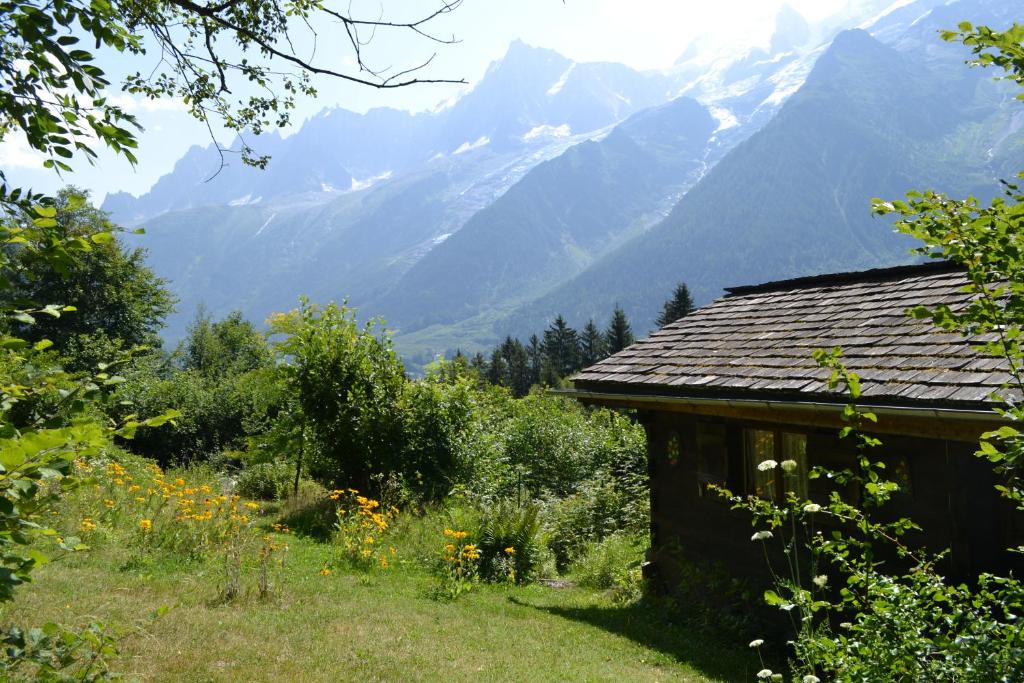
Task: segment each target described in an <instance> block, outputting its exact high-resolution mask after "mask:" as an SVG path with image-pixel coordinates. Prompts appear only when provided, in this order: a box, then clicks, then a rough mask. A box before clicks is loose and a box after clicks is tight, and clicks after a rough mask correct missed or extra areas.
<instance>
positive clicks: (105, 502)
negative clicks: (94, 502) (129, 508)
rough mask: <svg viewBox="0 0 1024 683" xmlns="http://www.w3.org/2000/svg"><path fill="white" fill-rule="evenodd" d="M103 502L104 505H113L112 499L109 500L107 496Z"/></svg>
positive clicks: (110, 506)
mask: <svg viewBox="0 0 1024 683" xmlns="http://www.w3.org/2000/svg"><path fill="white" fill-rule="evenodd" d="M103 504H104V505H106V506H107V507H108V508H112V507H114V501H112V500H110V499H109V498H108V499H107V500H105V501H103Z"/></svg>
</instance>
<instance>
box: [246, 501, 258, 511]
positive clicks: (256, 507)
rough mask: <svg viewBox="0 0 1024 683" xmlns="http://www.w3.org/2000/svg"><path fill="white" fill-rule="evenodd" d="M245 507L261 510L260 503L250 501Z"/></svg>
mask: <svg viewBox="0 0 1024 683" xmlns="http://www.w3.org/2000/svg"><path fill="white" fill-rule="evenodd" d="M245 507H247V508H249V509H250V510H259V509H260V504H259V503H253V502H248V503H246V504H245Z"/></svg>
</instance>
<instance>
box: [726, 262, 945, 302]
mask: <svg viewBox="0 0 1024 683" xmlns="http://www.w3.org/2000/svg"><path fill="white" fill-rule="evenodd" d="M962 270H964V268H963V266H961V265H959V264H957V263H953V262H952V261H943V260H932V261H925V262H924V263H914V264H910V265H903V266H892V267H889V268H873V269H871V270H856V271H848V272H842V273H824V274H821V275H805V276H802V277H795V278H790V279H788V280H773V281H771V282H763V283H761V284H757V285H740V286H737V287H726V288H725V292H726V295H725V296H726V298H728V297H731V296H742V295H744V294H754V293H757V292H771V291H775V290H778V289H799V288H804V287H814V286H827V285H841V284H849V283H852V282H870V281H874V280H894V279H896V278H900V277H906V276H908V275H924V274H929V273H944V272H951V273H952V272H957V271H962Z"/></svg>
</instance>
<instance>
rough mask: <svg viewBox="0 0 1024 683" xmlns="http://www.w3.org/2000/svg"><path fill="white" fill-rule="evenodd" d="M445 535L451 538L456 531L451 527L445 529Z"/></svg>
mask: <svg viewBox="0 0 1024 683" xmlns="http://www.w3.org/2000/svg"><path fill="white" fill-rule="evenodd" d="M444 535H445V536H447V537H449V538H451V537H453V536H455V532H454V531H452V530H451V529H445V530H444Z"/></svg>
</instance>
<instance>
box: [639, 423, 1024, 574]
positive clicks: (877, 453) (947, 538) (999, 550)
mask: <svg viewBox="0 0 1024 683" xmlns="http://www.w3.org/2000/svg"><path fill="white" fill-rule="evenodd" d="M642 417H643V420H644V423H645V427H646V428H647V433H648V444H649V455H650V473H651V531H652V541H651V542H652V554H651V561H652V568H651V574H652V576H655V577H657V578H658V579H659V580H661V581H662V582H663V583H664V584H666V585H667V587H669V588H671V583H672V581H673V580H674V579H675V576H676V574H677V571H676V566H675V559H674V558H676V557H679V556H681V557H683V558H686V559H687V560H690V561H695V562H698V563H705V562H711V563H718V564H721V565H724V567H726V568H727V569H728V571H729V572H730V573H732V574H734V575H737V576H741V577H747V578H749V579H753V580H755V581H756V582H758V583H763V582H764V581H765V580H766V578H767V577H766V570H765V560H764V556H763V552H762V549H761V546H760V544H758V543H754V542H752V541H751V540H750V536H751V534H752V533H753V532H754V531H755V529H754V527H753V526H752V525H751V522H750V517H749V515H748V514H747V513H746V512H745V511H742V510H740V511H737V510H732V509H731V508H730V504H729V503H728V501H726V500H724V499H722V498H719V497H717V496H714V495H708V494H707V493H704V494H703V495H702V486H701V481H700V479H699V478H698V461H697V445H698V444H697V430H698V424H699V423H707V424H717V425H723V426H724V427H725V428H726V440H727V443H728V454H727V458H728V466H727V474H726V481H725V482H724V483H725V484H726V485H727V486H728V487H729V488H730V489H731V490H732V491H733V492H734V493H743V492H744V491H743V487H744V478H743V473H744V459H743V439H742V434H743V429H744V428H755V429H768V430H778V431H780V432H781V431H786V432H798V433H802V434H805V435H806V437H807V453H808V456H809V460H810V464H811V466H812V467H813V466H814V465H823V466H826V467H828V468H831V469H842V468H845V467H853V466H854V463H855V459H854V456H855V449H854V447H853V444H852V443H851V442H850V441H849V440H840V439H839V438H838V434H837V432H836V431H835V430H834V429H830V428H820V427H819V428H815V427H807V426H793V425H788V424H780V423H771V422H754V421H747V420H732V419H727V418H721V417H710V416H709V417H704V416H698V415H689V414H680V413H670V412H653V411H652V412H649V413H645V414H644V415H643V416H642ZM673 440H675V441H677V442H678V455H676V454H675V453H673V452H670V451H674V450H675V449H674V448H672V444H673ZM975 448H976V446H975V445H972V444H971V443H967V442H961V441H949V440H942V439H925V438H919V437H906V436H893V435H888V436H885V437H884V438H883V444H882V446H880V447H878V448H875V449H871V452H870V453H871V457H873V458H875V459H878V460H881V461H882V462H885V463H886V464H887V467H888V468H889V469H888V473H889V475H890V476H893V477H894V478H897V479H899V478H906V479H907V482H908V483H909V488H908V491H907V492H906V493H900V494H897V496H896V497H895V499H894V500H893V501H892V502H891V503H890V504H889V505H887V506H886V507H885V508H883V514H885V515H890V516H892V517H909V518H911V519H913V520H914V521H915V522H917V523H918V524H919V525H920V526H921V527H922V528H923V531H922V532H911V534H910V535H909V536H908V541H909V543H911V544H913V545H915V546H923V547H927V548H928V549H930V550H933V551H938V550H941V549H943V548H950V553H949V556H948V557H947V559H946V561H945V566H944V567H943V570H944V571H945V572H947V573H948V574H949V575H950V576H951V577H954V578H957V579H969V578H970V577H971V576H972V575H976V574H977V573H978V572H981V571H997V572H1006V571H1008V570H1010V569H1015V570H1016V571H1020V570H1022V569H1024V567H1022V566H1021V562H1020V559H1019V558H1018V557H1017V556H1015V555H1012V554H1010V553H1007V552H1006V551H1005V548H1006V547H1008V546H1010V545H1015V544H1019V543H1021V542H1022V541H1024V538H1022V536H1021V533H1020V531H1019V530H1017V529H1015V528H1014V527H1013V526H1012V524H1013V520H1014V516H1015V513H1013V511H1012V510H1011V509H1010V508H1009V507H1008V506H1007V505H1006V504H1005V503H1004V502H1003V501H1001V500H1000V499H999V496H998V494H997V492H996V491H995V489H994V485H995V484H996V483H997V482H996V480H995V475H994V473H993V471H992V468H991V465H990V464H989V463H988V462H986V461H985V460H982V459H980V458H977V457H976V456H975V455H974V450H975ZM705 469H706V468H705ZM832 485H833V484H832V483H831V482H828V481H827V480H825V479H815V480H811V482H810V487H809V491H810V496H811V498H813V499H818V500H824V499H825V498H826V497H827V495H828V491H829V486H832ZM844 493H845V494H846V496H847V497H848V498H852V499H853V500H854V501H856V500H857V496H858V491H857V490H856V489H853V488H850V489H849V490H847V491H845V492H844ZM776 561H782V557H781V554H780V555H779V556H778V557H777V558H776Z"/></svg>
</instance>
